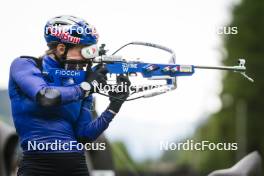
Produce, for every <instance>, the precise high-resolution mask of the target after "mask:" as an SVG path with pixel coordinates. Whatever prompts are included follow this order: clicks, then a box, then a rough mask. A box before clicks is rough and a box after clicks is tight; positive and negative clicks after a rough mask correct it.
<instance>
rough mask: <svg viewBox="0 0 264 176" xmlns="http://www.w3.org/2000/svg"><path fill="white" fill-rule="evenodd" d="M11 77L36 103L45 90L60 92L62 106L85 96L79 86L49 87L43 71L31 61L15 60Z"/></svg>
mask: <svg viewBox="0 0 264 176" xmlns="http://www.w3.org/2000/svg"><path fill="white" fill-rule="evenodd" d="M10 76H11V79H13V80H14V81H15V83H16V84H17V85H18V87H19V88H20V89H21V90H22V92H23V93H25V94H26V95H27V96H28V97H29V98H31V99H32V100H34V101H36V96H37V94H38V92H39V91H41V90H45V89H56V90H58V91H59V92H60V96H61V101H60V102H61V104H66V103H70V102H72V101H77V100H79V99H81V98H82V96H83V92H82V90H81V88H80V87H79V86H78V85H75V86H68V87H62V86H49V85H48V84H47V83H46V81H45V80H44V78H43V75H42V73H41V71H40V70H39V69H38V68H37V67H36V65H35V63H34V61H32V60H31V59H27V58H17V59H15V60H14V61H13V62H12V64H11V67H10Z"/></svg>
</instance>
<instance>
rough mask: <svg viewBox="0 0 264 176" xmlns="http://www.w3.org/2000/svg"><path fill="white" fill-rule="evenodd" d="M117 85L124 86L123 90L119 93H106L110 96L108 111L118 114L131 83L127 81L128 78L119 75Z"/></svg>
mask: <svg viewBox="0 0 264 176" xmlns="http://www.w3.org/2000/svg"><path fill="white" fill-rule="evenodd" d="M117 83H118V84H123V85H124V86H123V90H121V91H120V92H116V91H114V92H111V91H109V93H108V94H109V96H110V98H109V100H110V104H109V106H108V109H109V110H112V111H114V112H115V113H118V112H119V110H120V108H121V106H122V104H123V103H124V101H125V100H126V99H127V97H128V96H129V86H130V85H131V82H130V81H129V79H128V77H126V76H124V75H120V76H118V77H117Z"/></svg>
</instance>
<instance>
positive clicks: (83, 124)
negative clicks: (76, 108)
mask: <svg viewBox="0 0 264 176" xmlns="http://www.w3.org/2000/svg"><path fill="white" fill-rule="evenodd" d="M91 104H92V98H91V96H89V97H88V98H85V99H84V100H83V104H82V108H81V112H80V116H79V118H78V120H77V122H76V124H75V135H76V137H77V139H78V140H79V141H80V142H90V141H94V140H96V139H97V138H98V137H99V136H100V135H101V134H102V133H103V132H104V130H106V129H107V127H108V126H109V123H110V122H111V121H112V119H113V118H114V114H113V113H111V112H110V111H108V110H106V111H104V112H103V113H102V114H101V115H100V116H99V117H97V118H96V119H94V120H93V118H92V114H91V112H90V111H91V109H90V108H91Z"/></svg>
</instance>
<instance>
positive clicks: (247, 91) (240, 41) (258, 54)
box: [163, 0, 264, 175]
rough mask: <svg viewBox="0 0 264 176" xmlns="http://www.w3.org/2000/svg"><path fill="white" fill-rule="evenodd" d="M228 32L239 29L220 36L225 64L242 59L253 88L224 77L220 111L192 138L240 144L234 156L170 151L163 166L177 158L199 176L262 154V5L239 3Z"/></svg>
mask: <svg viewBox="0 0 264 176" xmlns="http://www.w3.org/2000/svg"><path fill="white" fill-rule="evenodd" d="M228 26H230V27H237V28H238V34H236V35H225V36H224V38H223V40H224V49H225V50H226V56H224V59H223V64H224V65H234V63H235V62H236V61H237V59H238V58H245V59H246V60H247V63H246V66H247V74H248V75H250V76H251V77H253V78H254V79H255V83H253V84H252V83H251V82H249V81H247V80H246V79H243V78H242V77H241V76H240V75H239V74H234V73H232V72H228V73H226V75H225V76H224V78H223V81H222V82H223V90H222V93H221V102H222V108H221V110H220V111H219V112H217V113H215V114H212V115H211V117H210V118H209V119H208V121H207V122H205V123H204V124H202V125H201V126H200V127H199V128H198V129H197V130H196V132H195V134H194V136H192V137H191V138H192V139H194V140H197V141H201V140H209V141H211V142H238V148H239V149H238V151H188V152H185V151H182V152H178V153H176V152H173V151H171V152H166V153H165V154H164V155H163V160H166V159H168V158H172V156H175V160H174V162H176V161H177V163H178V164H186V163H187V164H189V165H191V166H193V167H194V168H195V169H196V170H197V171H199V173H200V175H205V174H207V173H209V172H211V171H212V170H215V169H221V168H227V167H230V166H232V165H233V164H235V162H237V160H239V159H240V158H241V157H243V156H244V155H245V154H247V153H249V152H251V151H254V150H258V151H259V152H260V153H261V154H262V156H263V154H264V135H263V134H264V118H263V116H264V100H263V99H264V96H263V95H264V94H263V91H264V78H262V76H264V67H263V66H264V1H263V0H242V1H241V2H240V3H239V4H238V5H236V6H235V7H234V8H233V10H232V21H231V23H230V24H229V25H228ZM175 153H176V154H175Z"/></svg>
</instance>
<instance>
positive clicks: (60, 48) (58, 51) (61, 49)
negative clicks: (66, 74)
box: [56, 43, 65, 56]
mask: <svg viewBox="0 0 264 176" xmlns="http://www.w3.org/2000/svg"><path fill="white" fill-rule="evenodd" d="M64 52H65V45H64V44H62V43H60V44H58V45H57V48H56V54H57V55H58V56H62V55H63V54H64Z"/></svg>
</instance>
